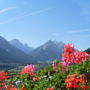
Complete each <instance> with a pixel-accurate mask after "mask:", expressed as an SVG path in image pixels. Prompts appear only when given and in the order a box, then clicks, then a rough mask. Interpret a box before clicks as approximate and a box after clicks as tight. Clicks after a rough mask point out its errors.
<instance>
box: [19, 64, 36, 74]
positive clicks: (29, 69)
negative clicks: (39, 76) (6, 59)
mask: <svg viewBox="0 0 90 90" xmlns="http://www.w3.org/2000/svg"><path fill="white" fill-rule="evenodd" d="M34 71H35V66H34V65H27V66H25V67H24V68H23V69H22V71H21V72H20V74H21V75H23V74H25V73H27V74H28V75H30V76H32V75H34V73H33V72H34Z"/></svg>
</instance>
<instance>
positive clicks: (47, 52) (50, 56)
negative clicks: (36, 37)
mask: <svg viewBox="0 0 90 90" xmlns="http://www.w3.org/2000/svg"><path fill="white" fill-rule="evenodd" d="M63 46H64V43H63V42H57V41H52V40H49V41H47V42H46V43H45V44H43V45H41V46H39V47H37V48H32V47H29V46H28V45H24V44H22V43H21V42H20V41H19V40H16V39H14V40H12V41H7V40H6V39H5V38H3V37H1V36H0V64H1V63H8V64H12V63H19V64H23V63H28V64H30V63H34V64H36V63H38V61H42V62H43V63H44V62H46V61H52V60H55V59H59V60H61V54H62V51H63Z"/></svg>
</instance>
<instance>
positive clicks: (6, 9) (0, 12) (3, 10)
mask: <svg viewBox="0 0 90 90" xmlns="http://www.w3.org/2000/svg"><path fill="white" fill-rule="evenodd" d="M13 8H15V7H9V8H4V9H1V10H0V14H3V13H5V12H7V11H9V10H11V9H13Z"/></svg>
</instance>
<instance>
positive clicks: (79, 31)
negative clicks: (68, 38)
mask: <svg viewBox="0 0 90 90" xmlns="http://www.w3.org/2000/svg"><path fill="white" fill-rule="evenodd" d="M82 32H90V30H89V29H83V30H72V31H69V32H67V33H68V34H75V33H82Z"/></svg>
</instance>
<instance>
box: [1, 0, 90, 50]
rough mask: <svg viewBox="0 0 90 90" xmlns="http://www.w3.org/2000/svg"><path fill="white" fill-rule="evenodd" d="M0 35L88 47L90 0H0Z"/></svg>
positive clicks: (24, 40)
mask: <svg viewBox="0 0 90 90" xmlns="http://www.w3.org/2000/svg"><path fill="white" fill-rule="evenodd" d="M0 35H1V36H3V37H5V38H6V39H7V40H12V39H14V38H17V39H19V40H20V41H22V42H23V43H25V42H27V43H28V44H29V45H30V46H34V47H37V46H39V45H41V44H43V43H45V42H46V41H47V40H50V39H51V40H57V41H63V42H64V43H72V44H73V45H74V46H75V47H76V48H78V49H83V50H84V49H86V48H88V47H90V41H89V40H90V39H89V38H90V0H0Z"/></svg>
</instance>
